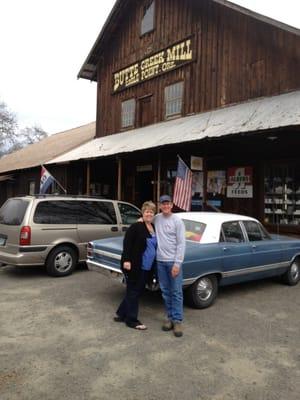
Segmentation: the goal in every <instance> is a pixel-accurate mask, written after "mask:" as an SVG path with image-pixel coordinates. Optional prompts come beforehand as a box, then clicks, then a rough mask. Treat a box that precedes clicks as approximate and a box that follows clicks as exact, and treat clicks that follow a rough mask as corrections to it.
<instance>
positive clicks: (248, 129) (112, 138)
mask: <svg viewBox="0 0 300 400" xmlns="http://www.w3.org/2000/svg"><path fill="white" fill-rule="evenodd" d="M291 126H300V90H298V91H294V92H290V93H286V94H282V95H278V96H272V97H265V98H260V99H256V100H252V101H248V102H246V103H239V104H236V105H232V106H228V107H224V108H220V109H216V110H213V111H210V112H205V113H201V114H195V115H191V116H188V117H183V118H177V119H173V120H170V121H166V122H161V123H158V124H154V125H148V126H146V127H143V128H138V129H133V130H130V131H126V132H121V133H117V134H113V135H109V136H105V137H100V138H97V139H93V140H91V141H90V142H88V143H86V144H84V145H82V146H80V147H77V148H76V149H74V150H72V151H70V152H68V153H65V154H63V155H61V156H59V157H56V158H54V159H52V160H50V161H48V162H47V164H54V163H65V162H67V161H75V160H81V159H91V158H99V157H107V156H112V155H119V154H123V153H131V152H135V151H140V150H146V149H153V148H159V147H162V146H167V145H173V144H179V143H182V144H183V143H190V142H198V141H201V140H203V139H209V138H220V137H225V136H228V135H237V134H245V133H254V132H257V133H258V132H262V131H269V130H272V129H278V128H283V127H291Z"/></svg>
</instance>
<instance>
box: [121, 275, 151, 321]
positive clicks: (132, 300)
mask: <svg viewBox="0 0 300 400" xmlns="http://www.w3.org/2000/svg"><path fill="white" fill-rule="evenodd" d="M148 276H149V271H144V270H141V272H140V274H139V277H138V278H137V280H134V281H133V280H130V279H129V278H128V275H127V276H126V275H125V278H126V285H127V287H126V295H125V297H124V299H123V301H122V302H121V304H120V305H119V308H118V309H117V312H116V314H117V315H118V316H119V317H120V318H121V319H122V320H123V321H124V322H125V323H126V325H128V326H130V327H135V326H136V325H138V324H139V323H140V322H139V320H138V312H139V299H140V297H141V294H142V293H143V291H144V289H145V286H146V282H147V280H148Z"/></svg>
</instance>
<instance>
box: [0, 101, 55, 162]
mask: <svg viewBox="0 0 300 400" xmlns="http://www.w3.org/2000/svg"><path fill="white" fill-rule="evenodd" d="M47 136H48V135H47V133H46V132H45V131H44V130H43V129H42V128H41V127H40V126H37V125H35V126H32V127H26V128H23V129H19V128H18V123H17V118H16V115H15V114H14V113H13V112H12V111H10V110H9V109H8V107H7V105H6V104H5V103H4V102H0V157H1V156H3V155H4V154H7V153H11V152H13V151H16V150H19V149H21V148H23V147H25V146H27V145H29V144H33V143H36V142H38V141H40V140H42V139H44V138H45V137H47Z"/></svg>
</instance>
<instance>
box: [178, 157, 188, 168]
mask: <svg viewBox="0 0 300 400" xmlns="http://www.w3.org/2000/svg"><path fill="white" fill-rule="evenodd" d="M177 157H178V158H180V160H181V161H182V162H183V164H184V165H185V166H186V167H187V168H188V169H191V168H189V167H188V166H187V165H186V163H185V162H184V161H183V159H182V158H181V157H180V155H179V154H177Z"/></svg>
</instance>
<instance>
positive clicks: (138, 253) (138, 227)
mask: <svg viewBox="0 0 300 400" xmlns="http://www.w3.org/2000/svg"><path fill="white" fill-rule="evenodd" d="M153 229H154V227H153ZM147 238H151V234H150V232H149V231H148V229H147V227H146V224H145V223H144V222H135V223H134V224H132V225H131V226H130V227H129V228H128V230H127V231H126V234H125V237H124V241H123V253H122V257H121V269H122V271H123V272H124V273H125V274H126V275H127V276H128V278H129V279H130V280H136V279H137V278H138V276H139V274H140V271H141V269H142V259H143V253H144V251H145V249H146V246H147ZM126 261H130V262H131V269H130V270H129V271H127V270H124V268H123V263H124V262H126Z"/></svg>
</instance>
